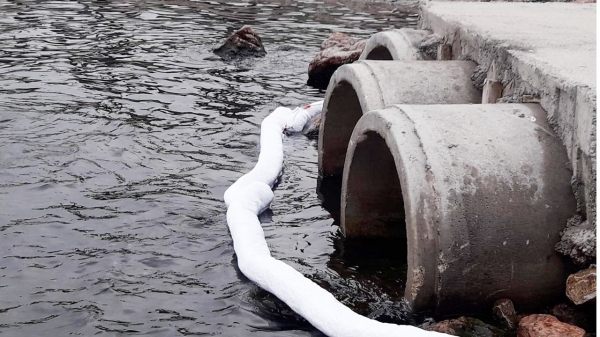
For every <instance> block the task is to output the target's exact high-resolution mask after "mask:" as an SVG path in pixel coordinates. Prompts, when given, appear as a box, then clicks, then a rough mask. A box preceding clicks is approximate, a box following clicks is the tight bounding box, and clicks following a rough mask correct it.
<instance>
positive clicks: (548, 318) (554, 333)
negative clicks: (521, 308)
mask: <svg viewBox="0 0 600 337" xmlns="http://www.w3.org/2000/svg"><path fill="white" fill-rule="evenodd" d="M583 336H585V330H583V329H581V328H578V327H576V326H574V325H570V324H567V323H563V322H561V321H559V320H558V319H557V318H556V317H554V316H552V315H529V316H527V317H524V318H523V319H521V321H520V322H519V328H518V329H517V337H583Z"/></svg>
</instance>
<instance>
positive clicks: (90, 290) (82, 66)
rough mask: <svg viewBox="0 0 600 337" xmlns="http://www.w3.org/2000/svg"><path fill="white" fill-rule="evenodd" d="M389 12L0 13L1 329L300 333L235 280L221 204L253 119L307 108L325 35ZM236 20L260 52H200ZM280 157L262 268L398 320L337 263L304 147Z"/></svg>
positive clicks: (386, 17)
mask: <svg viewBox="0 0 600 337" xmlns="http://www.w3.org/2000/svg"><path fill="white" fill-rule="evenodd" d="M393 9H394V7H392V6H390V5H388V4H385V3H365V2H352V1H346V2H343V3H342V2H337V1H330V0H327V1H319V2H317V1H285V0H281V1H251V2H248V1H244V2H242V1H240V2H235V3H234V2H227V1H183V0H166V1H158V0H156V1H134V0H131V1H108V0H105V1H99V0H98V1H92V0H89V1H42V0H39V1H25V0H21V1H7V0H0V46H1V48H0V176H1V178H0V247H1V248H0V249H1V254H0V294H1V296H2V303H1V304H0V305H1V307H0V314H1V315H0V333H2V334H6V335H8V336H36V335H46V336H67V335H70V334H72V335H83V336H89V335H94V334H98V333H100V334H103V333H104V334H106V335H110V336H120V335H136V334H139V335H157V336H175V335H224V336H241V335H244V336H245V335H249V334H251V333H255V334H256V335H260V336H265V335H274V336H303V335H315V336H318V335H319V332H317V331H315V329H314V328H312V327H311V326H310V325H309V324H307V323H306V322H305V321H304V320H303V319H302V318H300V317H298V316H297V315H296V314H294V313H293V312H291V311H289V309H288V308H286V307H285V305H283V304H282V303H281V302H280V301H279V300H277V299H276V298H274V297H273V296H271V295H270V294H268V293H266V292H264V291H262V290H260V289H259V288H257V287H256V286H255V285H254V284H253V283H251V282H250V281H248V280H247V279H246V278H244V276H243V275H242V274H241V273H240V272H239V270H238V269H237V267H236V262H235V261H236V260H235V254H234V251H233V247H232V243H231V239H230V237H229V234H228V232H227V226H226V222H225V208H224V204H223V202H222V201H221V197H222V195H223V192H224V191H225V189H226V188H227V186H229V185H230V184H231V183H232V182H233V181H235V179H237V178H238V177H239V176H240V175H241V174H242V173H243V172H247V171H248V170H250V169H251V168H252V166H253V163H254V162H255V160H256V155H257V153H258V151H257V141H258V132H259V129H258V126H259V124H260V122H261V120H262V119H263V118H264V117H265V116H266V115H267V114H268V113H269V112H270V110H272V109H273V108H274V107H275V106H278V105H287V106H296V105H301V104H305V103H306V102H311V101H314V100H319V99H322V97H323V92H319V91H317V90H314V89H311V88H308V87H306V85H305V82H306V68H307V65H308V63H309V61H310V59H311V58H312V56H313V55H314V54H316V52H317V51H318V46H319V44H320V43H321V41H322V40H323V39H324V38H325V37H326V36H327V34H328V33H330V32H332V31H341V32H346V33H350V34H353V35H357V36H363V37H366V36H368V35H370V34H372V33H374V32H376V31H379V30H383V29H388V28H394V27H403V26H408V25H412V24H414V23H415V22H416V19H417V17H416V15H415V14H414V13H415V9H414V8H413V9H408V10H403V11H400V12H393ZM242 24H251V25H253V26H254V27H255V28H256V30H257V31H258V32H259V34H260V35H261V37H262V39H263V42H264V43H265V47H266V49H267V52H268V55H267V56H266V57H265V58H262V59H254V60H248V61H244V62H238V63H224V62H223V61H221V60H219V59H218V58H215V56H214V55H213V54H212V53H211V49H212V48H213V47H214V46H215V44H217V43H218V42H219V41H220V40H221V39H222V38H224V37H225V36H226V35H227V33H228V32H231V31H233V30H234V29H236V28H239V27H240V26H241V25H242ZM285 151H286V155H287V160H286V163H285V168H284V170H285V174H284V176H283V179H282V181H281V183H280V184H279V186H278V189H277V190H276V192H275V194H276V200H275V202H274V204H273V205H272V216H270V217H269V216H263V220H265V222H266V223H265V224H264V228H265V234H266V236H267V240H268V242H269V245H270V247H271V249H272V252H273V255H274V256H275V257H276V258H278V259H281V260H283V261H285V262H286V263H289V264H290V265H292V266H293V267H295V268H297V269H298V270H299V271H301V272H302V273H304V274H305V275H307V276H309V277H311V278H313V279H315V280H316V281H317V282H319V284H321V285H322V286H324V287H326V288H328V289H331V290H332V291H333V293H334V295H335V296H336V297H338V298H339V299H340V300H342V301H343V302H344V303H347V304H348V305H350V306H351V307H353V308H354V309H355V310H357V311H359V312H361V313H362V314H365V315H371V316H372V317H379V318H381V317H392V320H395V321H401V320H403V319H404V318H402V317H400V316H401V315H396V316H394V315H389V314H387V313H389V312H391V311H393V312H396V313H398V312H402V310H395V309H394V308H395V307H394V306H397V305H399V304H397V302H395V300H396V298H397V295H398V294H394V293H393V291H392V292H391V293H390V292H389V288H386V286H384V285H385V284H386V282H389V280H387V281H386V280H383V281H378V278H382V277H381V276H378V275H379V274H378V273H379V272H378V271H373V270H369V269H368V268H366V269H365V268H364V266H363V267H361V263H362V264H363V265H364V263H363V262H360V261H358V262H356V261H353V260H352V259H351V258H347V255H346V256H345V255H344V254H342V255H339V254H338V253H336V252H337V251H336V247H335V242H339V240H340V239H338V238H337V235H336V234H335V233H336V231H337V227H336V226H335V225H334V224H333V220H332V219H331V217H330V216H329V214H328V213H327V212H326V211H325V210H323V208H322V207H321V206H320V203H319V200H318V199H317V195H316V193H315V185H316V177H317V169H316V141H315V140H314V139H308V138H306V137H303V136H293V137H290V138H288V139H286V141H285ZM357 266H358V267H357ZM386 268H387V267H386ZM389 275H392V274H389ZM389 275H388V276H389ZM386 277H387V276H386ZM392 282H395V280H392ZM356 294H359V295H356ZM389 308H392V309H389ZM382 310H383V311H382ZM386 310H387V311H386ZM382 313H383V314H382ZM394 317H395V318H394ZM382 319H383V318H382ZM385 319H388V318H385Z"/></svg>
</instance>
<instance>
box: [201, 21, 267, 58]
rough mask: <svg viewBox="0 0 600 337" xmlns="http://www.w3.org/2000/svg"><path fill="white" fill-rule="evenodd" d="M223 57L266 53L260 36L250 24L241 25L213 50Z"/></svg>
mask: <svg viewBox="0 0 600 337" xmlns="http://www.w3.org/2000/svg"><path fill="white" fill-rule="evenodd" d="M213 52H214V53H215V54H217V55H219V56H220V57H222V58H224V59H232V58H237V57H248V56H252V57H262V56H265V55H266V54H267V52H266V51H265V47H264V46H263V44H262V40H261V39H260V36H258V34H256V32H255V31H254V29H252V27H250V26H243V27H242V28H240V29H239V30H236V31H235V32H233V34H231V35H230V36H229V37H228V38H227V40H225V42H224V43H223V45H221V46H220V47H219V48H217V49H215V50H214V51H213Z"/></svg>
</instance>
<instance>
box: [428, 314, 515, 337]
mask: <svg viewBox="0 0 600 337" xmlns="http://www.w3.org/2000/svg"><path fill="white" fill-rule="evenodd" d="M427 330H429V331H435V332H441V333H446V334H449V335H453V336H461V337H504V336H505V333H504V332H503V331H502V330H500V329H498V328H496V327H495V326H492V325H489V324H487V323H484V322H483V321H480V320H478V319H475V318H470V317H464V316H463V317H459V318H456V319H449V320H445V321H441V322H438V323H435V324H432V325H430V326H429V327H428V328H427Z"/></svg>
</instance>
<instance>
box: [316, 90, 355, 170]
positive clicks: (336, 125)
mask: <svg viewBox="0 0 600 337" xmlns="http://www.w3.org/2000/svg"><path fill="white" fill-rule="evenodd" d="M326 110H327V111H326V115H325V119H324V121H323V123H324V125H323V133H322V135H321V137H323V147H322V149H323V162H322V170H323V172H322V173H323V175H325V176H327V175H333V174H340V173H341V172H342V171H343V169H344V161H345V159H346V150H347V149H348V142H349V141H350V136H352V131H353V130H354V126H355V125H356V123H358V120H359V119H360V117H361V116H362V114H363V111H362V108H361V106H360V101H359V100H358V95H357V94H356V91H355V90H354V88H353V87H352V85H351V84H350V83H348V82H346V81H341V82H339V83H337V85H336V86H335V88H334V89H333V91H332V93H331V96H330V97H329V103H328V104H327V107H326Z"/></svg>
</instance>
